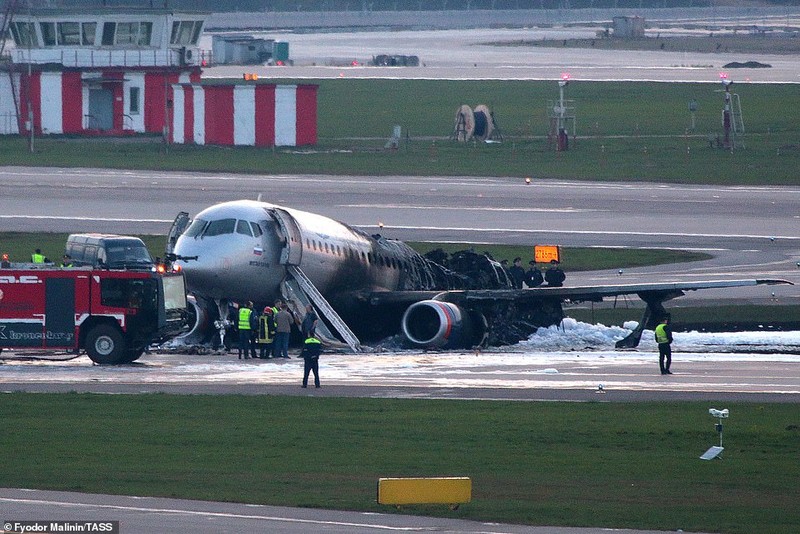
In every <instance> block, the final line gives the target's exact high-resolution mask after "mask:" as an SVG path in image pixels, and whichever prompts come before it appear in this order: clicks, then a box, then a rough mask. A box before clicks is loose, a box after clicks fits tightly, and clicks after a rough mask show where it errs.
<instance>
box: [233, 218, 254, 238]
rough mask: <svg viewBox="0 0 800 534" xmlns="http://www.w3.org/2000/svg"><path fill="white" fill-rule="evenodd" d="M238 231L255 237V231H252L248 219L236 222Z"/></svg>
mask: <svg viewBox="0 0 800 534" xmlns="http://www.w3.org/2000/svg"><path fill="white" fill-rule="evenodd" d="M236 233H237V234H242V235H249V236H250V237H253V232H251V231H250V225H249V224H248V223H247V221H237V222H236Z"/></svg>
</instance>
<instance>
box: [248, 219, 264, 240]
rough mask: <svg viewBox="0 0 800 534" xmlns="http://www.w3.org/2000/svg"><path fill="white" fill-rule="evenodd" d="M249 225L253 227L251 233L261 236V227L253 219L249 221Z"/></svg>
mask: <svg viewBox="0 0 800 534" xmlns="http://www.w3.org/2000/svg"><path fill="white" fill-rule="evenodd" d="M250 226H252V227H253V235H254V236H256V237H259V236H261V234H263V233H264V232H262V231H261V227H260V226H259V225H258V223H254V222H253V221H250Z"/></svg>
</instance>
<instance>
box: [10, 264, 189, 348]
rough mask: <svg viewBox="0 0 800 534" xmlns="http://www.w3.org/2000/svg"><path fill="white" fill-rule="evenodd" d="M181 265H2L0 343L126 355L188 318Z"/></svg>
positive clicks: (172, 332)
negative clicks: (169, 268)
mask: <svg viewBox="0 0 800 534" xmlns="http://www.w3.org/2000/svg"><path fill="white" fill-rule="evenodd" d="M186 318H187V315H186V285H185V283H184V279H183V274H181V273H158V272H153V271H117V270H100V269H92V268H88V267H87V268H54V267H44V268H42V267H39V268H36V267H34V266H30V267H15V268H7V269H1V268H0V349H2V348H12V349H66V350H73V351H75V352H76V353H77V352H79V351H80V350H85V351H86V353H87V354H88V356H89V358H91V359H92V361H94V362H95V363H98V364H120V363H130V362H132V361H134V360H136V359H138V358H139V357H140V356H141V355H142V353H143V352H144V350H145V348H146V347H147V346H148V345H149V344H150V343H154V342H158V341H162V340H164V339H167V338H169V337H173V336H175V335H178V334H180V333H181V332H182V331H183V330H184V328H185V326H186Z"/></svg>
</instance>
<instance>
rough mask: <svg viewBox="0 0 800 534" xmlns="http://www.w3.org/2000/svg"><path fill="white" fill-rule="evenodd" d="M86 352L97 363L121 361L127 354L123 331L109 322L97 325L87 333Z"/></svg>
mask: <svg viewBox="0 0 800 534" xmlns="http://www.w3.org/2000/svg"><path fill="white" fill-rule="evenodd" d="M86 353H87V354H88V355H89V358H91V359H92V361H93V362H95V363H99V364H115V363H121V362H122V359H123V356H124V355H125V340H124V339H123V338H122V332H120V331H119V329H117V328H115V327H113V326H111V325H107V324H101V325H98V326H95V327H94V328H92V329H91V330H90V331H89V333H88V334H87V335H86Z"/></svg>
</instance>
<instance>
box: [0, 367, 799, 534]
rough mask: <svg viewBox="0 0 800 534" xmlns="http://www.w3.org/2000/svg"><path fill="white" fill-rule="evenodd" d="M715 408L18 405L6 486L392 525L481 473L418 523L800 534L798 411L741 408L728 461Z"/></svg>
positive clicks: (50, 400) (80, 400)
mask: <svg viewBox="0 0 800 534" xmlns="http://www.w3.org/2000/svg"><path fill="white" fill-rule="evenodd" d="M323 373H324V366H323ZM711 404H712V405H713V403H711ZM708 406H709V403H708V402H703V403H637V404H606V403H602V404H601V403H588V404H552V403H549V404H541V403H539V404H535V405H533V404H530V403H519V402H494V401H486V402H483V401H469V402H465V401H446V400H441V401H429V400H393V399H346V398H333V399H332V398H325V399H323V398H305V397H301V398H298V397H272V396H255V397H242V396H200V395H192V396H170V395H136V396H128V395H114V396H108V395H90V394H80V395H79V394H66V395H55V394H22V393H14V394H4V395H2V396H0V409H2V413H3V414H4V425H3V426H4V428H3V433H4V438H3V454H2V455H0V486H2V487H26V488H43V489H44V488H46V489H58V490H69V491H82V492H97V493H118V494H131V495H153V496H169V497H182V498H193V499H208V500H221V501H235V502H246V503H258V504H273V505H288V506H308V507H324V508H337V509H346V510H363V511H378V510H381V511H384V512H392V511H393V509H392V508H382V507H380V506H378V505H377V504H376V503H375V485H376V481H377V479H378V478H379V477H386V476H400V477H402V476H469V477H471V478H472V480H473V501H472V502H471V503H469V504H466V505H462V506H461V508H460V509H459V510H457V511H450V510H448V509H447V508H446V507H444V506H437V507H434V506H421V507H407V508H405V509H404V511H405V512H410V513H422V514H429V515H446V516H453V517H459V518H464V519H472V520H480V521H501V522H510V523H525V524H535V525H564V526H595V527H618V528H619V527H625V528H643V529H658V530H672V531H675V530H677V529H683V530H686V531H692V530H702V531H706V532H723V533H732V534H737V533H742V534H744V533H747V534H751V533H752V532H759V533H760V534H770V533H784V532H790V531H792V529H794V528H795V527H796V526H797V525H798V524H800V508H798V507H797V506H796V503H797V502H798V501H800V487H799V486H798V485H797V484H796V479H797V475H798V471H797V457H796V456H797V450H798V447H800V431H798V429H799V428H800V412H798V410H797V408H796V406H794V405H770V404H741V403H734V404H727V405H726V406H725V407H727V408H729V409H730V410H731V419H730V420H729V421H730V422H726V423H727V424H726V450H725V460H724V461H714V462H703V461H701V460H699V459H698V456H699V455H700V454H701V453H702V452H703V451H705V449H706V448H708V446H710V445H712V444H715V442H716V440H717V435H716V432H714V429H713V425H712V423H713V421H712V420H711V419H710V418H709V416H708V413H707V410H708ZM34 443H35V446H32V444H34Z"/></svg>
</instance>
